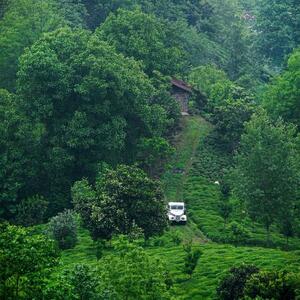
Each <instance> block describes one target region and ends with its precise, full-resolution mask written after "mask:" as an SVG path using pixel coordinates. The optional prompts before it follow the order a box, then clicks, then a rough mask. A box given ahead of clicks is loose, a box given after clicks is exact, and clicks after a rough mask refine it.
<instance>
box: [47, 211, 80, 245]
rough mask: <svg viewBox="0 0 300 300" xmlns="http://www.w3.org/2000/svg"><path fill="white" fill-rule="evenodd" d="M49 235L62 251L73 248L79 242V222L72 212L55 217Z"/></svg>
mask: <svg viewBox="0 0 300 300" xmlns="http://www.w3.org/2000/svg"><path fill="white" fill-rule="evenodd" d="M48 231H49V234H50V235H51V237H52V238H53V239H55V240H56V241H57V243H58V246H59V248H60V249H69V248H73V247H74V246H75V245H76V242H77V220H76V216H75V214H74V213H73V212H72V211H71V210H66V211H64V212H62V213H59V214H58V215H57V216H55V217H53V218H52V219H51V220H50V222H49V225H48Z"/></svg>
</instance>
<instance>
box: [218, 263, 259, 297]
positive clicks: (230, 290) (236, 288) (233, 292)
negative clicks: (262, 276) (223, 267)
mask: <svg viewBox="0 0 300 300" xmlns="http://www.w3.org/2000/svg"><path fill="white" fill-rule="evenodd" d="M258 272H259V269H258V268H257V267H256V266H253V265H242V266H240V267H233V268H231V269H230V270H229V274H228V275H227V276H226V277H225V278H224V279H223V280H222V281H221V282H220V284H219V287H218V288H217V294H218V297H219V299H222V300H236V299H241V297H242V296H243V294H244V288H245V284H246V282H247V280H248V279H249V278H250V277H251V275H252V274H255V273H258Z"/></svg>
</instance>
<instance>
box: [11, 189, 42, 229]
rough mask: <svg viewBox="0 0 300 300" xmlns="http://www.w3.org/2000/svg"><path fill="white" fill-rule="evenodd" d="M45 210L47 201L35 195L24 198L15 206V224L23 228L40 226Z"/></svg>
mask: <svg viewBox="0 0 300 300" xmlns="http://www.w3.org/2000/svg"><path fill="white" fill-rule="evenodd" d="M47 208H48V201H47V200H46V199H45V198H44V197H41V196H39V195H36V196H33V197H29V198H26V199H24V200H22V201H21V202H20V204H18V205H17V215H16V222H17V223H18V224H20V225H23V226H32V225H37V224H42V223H43V221H45V214H46V211H47Z"/></svg>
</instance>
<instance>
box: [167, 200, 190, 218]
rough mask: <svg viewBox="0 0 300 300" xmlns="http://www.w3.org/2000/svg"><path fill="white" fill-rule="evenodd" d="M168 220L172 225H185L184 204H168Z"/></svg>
mask: <svg viewBox="0 0 300 300" xmlns="http://www.w3.org/2000/svg"><path fill="white" fill-rule="evenodd" d="M168 219H169V221H170V222H172V223H186V221H187V217H186V207H185V204H184V202H169V203H168Z"/></svg>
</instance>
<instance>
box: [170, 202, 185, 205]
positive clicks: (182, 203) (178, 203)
mask: <svg viewBox="0 0 300 300" xmlns="http://www.w3.org/2000/svg"><path fill="white" fill-rule="evenodd" d="M168 204H169V205H183V206H184V202H169V203H168Z"/></svg>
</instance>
